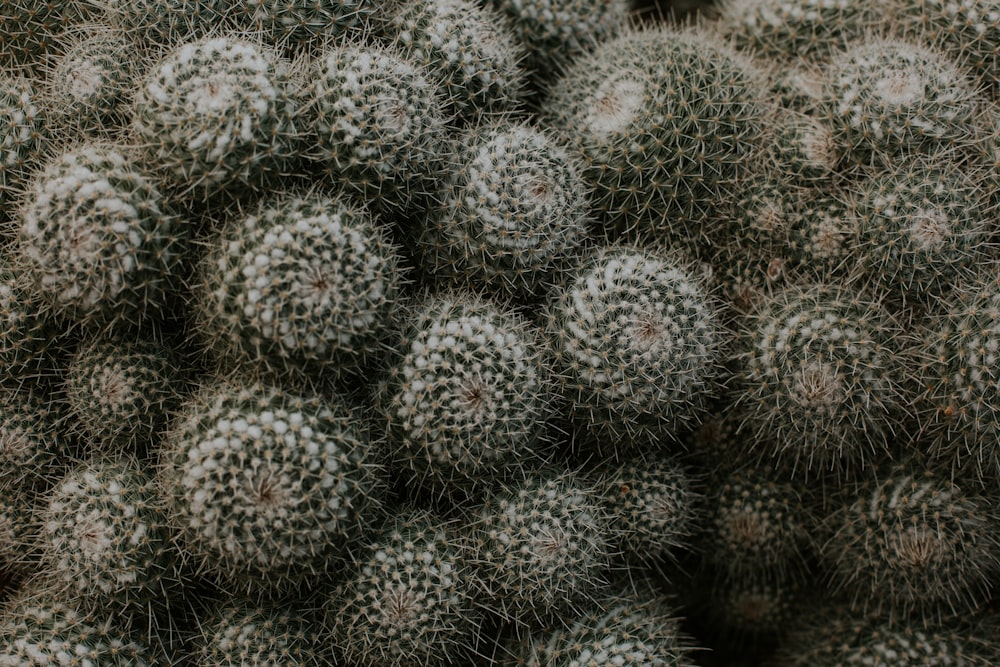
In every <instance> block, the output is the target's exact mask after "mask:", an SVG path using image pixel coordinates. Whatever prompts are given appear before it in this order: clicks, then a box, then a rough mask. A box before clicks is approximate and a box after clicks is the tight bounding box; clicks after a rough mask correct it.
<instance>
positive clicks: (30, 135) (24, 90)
mask: <svg viewBox="0 0 1000 667" xmlns="http://www.w3.org/2000/svg"><path fill="white" fill-rule="evenodd" d="M46 134H47V129H46V127H45V114H44V113H43V112H42V111H41V109H40V108H39V100H38V92H37V91H36V86H35V85H33V83H32V81H31V80H29V79H21V78H14V77H13V76H11V75H10V74H8V73H6V72H2V73H0V146H3V152H2V153H0V222H6V221H7V220H8V218H11V217H14V216H13V210H12V202H14V201H15V200H16V199H17V198H18V196H19V193H20V192H21V191H22V190H23V189H24V181H25V180H26V179H27V178H28V174H29V173H30V172H31V171H32V170H34V169H35V168H36V167H37V166H38V165H39V163H40V162H41V156H42V152H43V150H44V148H45V147H46Z"/></svg>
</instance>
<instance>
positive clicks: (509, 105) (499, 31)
mask: <svg viewBox="0 0 1000 667" xmlns="http://www.w3.org/2000/svg"><path fill="white" fill-rule="evenodd" d="M389 14H390V15H389V17H387V19H386V21H387V25H386V26H385V31H386V32H387V33H389V36H390V37H391V39H392V40H394V42H395V44H396V45H397V46H398V47H399V48H400V49H401V50H402V51H403V52H404V53H405V54H406V55H407V57H409V58H410V59H411V60H412V61H414V62H416V63H417V64H419V65H420V66H421V67H423V68H425V70H426V71H427V72H429V73H430V74H431V76H432V77H433V78H434V79H435V80H436V81H437V82H439V83H440V85H441V88H442V90H443V92H444V95H445V99H446V103H447V105H448V108H449V110H450V111H451V112H452V113H453V114H454V115H455V117H456V118H457V119H459V120H460V121H462V122H465V123H469V124H474V123H475V120H476V118H477V117H479V116H480V115H482V114H494V113H500V112H505V111H511V110H513V109H515V108H516V107H517V105H518V102H519V100H520V98H521V93H522V90H523V88H524V86H525V82H526V76H525V72H524V70H523V69H522V68H521V62H522V61H523V60H524V50H523V46H522V45H521V44H520V42H518V40H517V38H516V37H515V36H514V34H513V33H512V32H511V29H510V26H509V25H508V23H507V21H506V20H505V18H504V17H503V16H502V15H501V14H499V13H498V12H497V11H496V10H494V9H493V8H492V7H489V6H487V5H481V4H478V3H475V2H471V1H470V0H407V1H406V2H402V3H400V4H399V6H398V7H396V8H394V9H393V10H392V11H391V12H390V13H389Z"/></svg>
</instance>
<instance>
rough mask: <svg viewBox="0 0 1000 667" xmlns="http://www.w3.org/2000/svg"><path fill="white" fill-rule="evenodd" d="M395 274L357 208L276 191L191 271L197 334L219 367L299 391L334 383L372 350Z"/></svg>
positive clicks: (396, 286) (392, 252)
mask: <svg viewBox="0 0 1000 667" xmlns="http://www.w3.org/2000/svg"><path fill="white" fill-rule="evenodd" d="M401 271H402V269H401V266H400V260H399V256H398V254H397V252H396V249H395V247H394V246H393V245H391V243H390V241H389V238H388V235H387V234H386V232H385V230H383V229H382V227H381V226H380V225H379V223H378V222H377V221H376V220H375V219H374V218H373V216H372V215H371V214H370V213H369V212H368V211H366V210H365V209H364V208H362V207H360V206H358V205H356V204H353V203H351V202H350V201H349V200H347V199H344V198H337V197H332V196H327V195H323V194H322V193H319V192H311V193H305V194H302V195H297V194H290V193H282V194H279V195H277V196H276V197H274V198H270V199H267V200H265V201H264V202H263V203H262V204H261V206H260V208H259V209H258V211H257V212H256V213H254V214H252V215H249V216H246V217H243V218H241V219H236V220H233V221H232V223H230V224H229V225H228V226H227V227H226V228H224V229H223V230H222V232H221V234H220V235H219V236H218V237H216V239H215V241H214V242H213V247H212V249H211V250H210V252H209V253H208V255H207V256H206V258H205V260H204V262H203V263H202V266H201V270H200V282H201V285H200V288H199V290H198V292H199V294H200V296H199V300H198V302H197V304H196V312H197V317H198V320H199V322H200V325H199V330H200V332H201V336H202V338H203V339H204V340H206V341H207V342H208V344H209V346H210V348H211V349H212V350H213V351H214V353H215V354H216V356H217V358H218V359H219V360H220V361H222V362H225V363H226V368H231V367H232V365H233V364H237V365H241V366H246V367H248V369H249V370H251V371H253V372H261V371H263V372H265V373H267V374H268V375H269V376H272V377H275V378H280V379H282V380H283V381H292V382H294V383H296V384H299V385H302V384H303V383H307V382H316V381H317V380H320V379H322V381H330V380H339V379H341V378H342V377H343V376H345V375H346V374H348V373H353V372H356V371H357V370H358V369H359V368H360V367H361V366H362V365H363V364H365V363H366V362H368V361H370V360H371V357H372V356H373V355H375V354H376V353H377V352H378V351H379V350H380V342H381V337H382V335H383V331H384V329H385V328H386V326H387V324H388V319H389V317H390V316H391V314H392V312H393V310H394V308H395V305H396V302H397V299H398V297H399V293H400V289H401V286H402V283H403V280H402V274H401Z"/></svg>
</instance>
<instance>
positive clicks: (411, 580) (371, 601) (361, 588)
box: [325, 509, 482, 667]
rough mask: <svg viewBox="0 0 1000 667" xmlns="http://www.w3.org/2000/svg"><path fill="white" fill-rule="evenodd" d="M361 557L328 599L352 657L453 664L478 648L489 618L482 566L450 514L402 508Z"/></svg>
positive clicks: (370, 666) (336, 631)
mask: <svg viewBox="0 0 1000 667" xmlns="http://www.w3.org/2000/svg"><path fill="white" fill-rule="evenodd" d="M355 561H356V563H355V569H354V571H353V573H351V574H349V575H347V577H346V579H344V580H343V582H342V583H341V584H340V585H338V586H337V587H336V588H335V589H334V590H333V592H332V593H331V594H330V596H329V598H328V600H327V603H326V605H325V606H326V609H327V615H326V616H327V623H326V624H327V630H328V632H329V634H328V635H327V636H328V637H329V639H328V641H330V643H331V644H333V646H334V648H335V649H336V651H337V652H338V653H339V654H340V655H341V656H342V660H343V661H344V662H345V663H348V664H352V665H361V666H362V667H403V666H404V665H431V664H450V662H451V660H454V659H458V658H461V657H463V655H464V654H465V653H467V650H468V649H469V648H471V646H472V645H473V643H474V640H475V637H476V634H477V632H478V628H479V625H480V623H481V620H482V610H481V607H480V606H479V604H478V600H477V598H476V592H477V589H478V585H477V583H476V577H477V573H476V571H475V569H474V568H472V567H471V566H470V565H469V563H468V553H467V550H466V548H465V547H464V546H463V543H462V542H461V541H460V538H459V536H458V534H457V533H456V532H455V530H454V527H453V526H451V525H450V524H449V523H448V522H446V521H445V520H443V519H442V518H440V517H438V516H436V515H434V514H433V513H432V512H429V511H426V510H415V509H404V510H401V511H400V512H398V513H397V514H396V516H395V517H393V518H392V519H391V520H390V521H389V522H388V524H387V525H386V527H385V529H384V530H383V532H382V534H381V535H380V536H379V537H378V538H377V539H376V540H374V541H372V542H371V543H370V544H369V545H368V547H367V549H366V550H365V551H363V552H361V553H360V554H358V555H357V556H356V558H355ZM464 657H468V656H464Z"/></svg>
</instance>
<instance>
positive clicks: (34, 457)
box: [0, 387, 72, 496]
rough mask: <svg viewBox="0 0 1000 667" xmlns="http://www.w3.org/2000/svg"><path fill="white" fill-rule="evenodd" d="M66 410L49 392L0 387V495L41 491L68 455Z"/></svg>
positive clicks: (47, 485)
mask: <svg viewBox="0 0 1000 667" xmlns="http://www.w3.org/2000/svg"><path fill="white" fill-rule="evenodd" d="M71 452H72V450H71V447H70V443H69V439H68V437H67V428H66V412H65V410H64V409H63V405H62V404H61V403H60V402H59V401H58V400H56V398H55V397H54V396H53V395H51V394H50V393H49V392H48V391H45V390H44V389H40V388H31V387H21V388H14V387H3V388H0V470H3V475H2V476H0V496H2V495H6V494H8V493H10V494H17V493H32V494H35V493H42V492H44V491H45V490H46V489H47V488H48V487H49V486H50V485H51V484H52V483H53V482H54V481H55V480H57V479H59V478H60V477H61V476H62V472H63V468H64V466H65V465H66V462H67V461H68V460H69V459H70V456H71Z"/></svg>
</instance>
